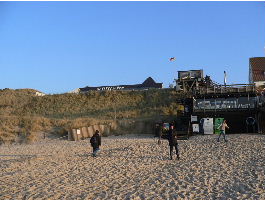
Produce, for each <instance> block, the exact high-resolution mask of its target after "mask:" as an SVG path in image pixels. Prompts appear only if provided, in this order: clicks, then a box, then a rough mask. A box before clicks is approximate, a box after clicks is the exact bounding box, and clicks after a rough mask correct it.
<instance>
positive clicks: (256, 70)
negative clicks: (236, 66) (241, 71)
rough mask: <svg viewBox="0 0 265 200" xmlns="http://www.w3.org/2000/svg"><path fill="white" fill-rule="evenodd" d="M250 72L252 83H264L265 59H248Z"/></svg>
mask: <svg viewBox="0 0 265 200" xmlns="http://www.w3.org/2000/svg"><path fill="white" fill-rule="evenodd" d="M249 64H250V66H251V70H252V78H253V82H257V81H265V57H254V58H250V59H249Z"/></svg>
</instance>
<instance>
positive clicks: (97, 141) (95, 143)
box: [90, 130, 101, 157]
mask: <svg viewBox="0 0 265 200" xmlns="http://www.w3.org/2000/svg"><path fill="white" fill-rule="evenodd" d="M90 144H91V146H92V148H93V153H92V156H93V157H96V156H97V153H98V152H99V151H100V149H99V146H100V145H101V136H100V135H99V131H98V130H96V132H95V133H94V135H93V136H92V137H91V139H90Z"/></svg>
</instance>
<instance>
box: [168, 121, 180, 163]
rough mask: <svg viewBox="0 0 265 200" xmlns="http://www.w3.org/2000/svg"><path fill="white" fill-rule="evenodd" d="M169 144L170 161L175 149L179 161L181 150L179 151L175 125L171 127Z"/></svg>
mask: <svg viewBox="0 0 265 200" xmlns="http://www.w3.org/2000/svg"><path fill="white" fill-rule="evenodd" d="M168 144H169V148H170V149H169V153H170V160H172V159H173V158H172V154H173V148H174V147H175V150H176V155H177V159H178V160H179V150H178V141H177V133H176V131H175V130H174V126H173V124H171V125H170V127H169V132H168Z"/></svg>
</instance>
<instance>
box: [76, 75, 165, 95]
mask: <svg viewBox="0 0 265 200" xmlns="http://www.w3.org/2000/svg"><path fill="white" fill-rule="evenodd" d="M162 87H163V84H162V83H156V82H155V81H154V79H152V78H151V77H148V78H147V79H146V80H145V81H144V82H143V83H142V84H135V85H115V86H99V87H88V86H87V87H84V88H79V89H80V92H87V91H89V90H143V89H149V88H162Z"/></svg>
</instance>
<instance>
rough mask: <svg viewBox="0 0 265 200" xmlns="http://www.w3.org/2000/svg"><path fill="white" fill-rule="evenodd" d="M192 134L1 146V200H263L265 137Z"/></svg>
mask: <svg viewBox="0 0 265 200" xmlns="http://www.w3.org/2000/svg"><path fill="white" fill-rule="evenodd" d="M228 140H229V141H228V143H225V142H224V141H223V140H221V142H220V143H217V141H216V135H207V136H204V135H199V136H193V137H191V138H190V139H189V140H186V141H184V140H182V141H179V150H180V160H177V159H176V156H175V157H174V158H173V160H169V155H168V153H169V152H168V149H169V148H168V142H167V141H166V140H163V142H162V144H161V145H158V144H157V139H154V137H153V136H148V135H127V136H111V137H103V138H102V147H101V152H100V154H99V156H98V157H96V158H93V157H92V156H91V151H92V149H91V147H90V144H89V140H83V141H78V142H74V141H66V140H49V139H45V140H43V141H40V142H37V143H34V144H21V145H2V146H0V199H108V200H109V199H229V198H230V199H265V176H264V174H265V136H264V135H248V134H234V135H228Z"/></svg>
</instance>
